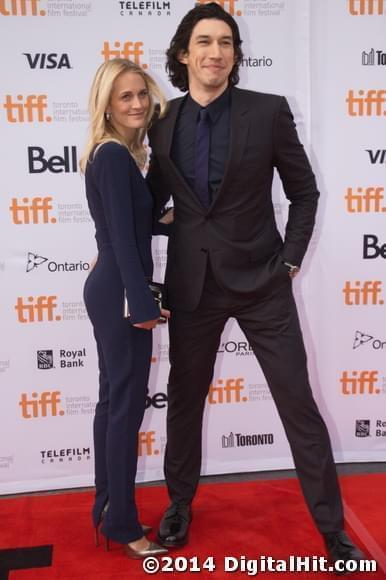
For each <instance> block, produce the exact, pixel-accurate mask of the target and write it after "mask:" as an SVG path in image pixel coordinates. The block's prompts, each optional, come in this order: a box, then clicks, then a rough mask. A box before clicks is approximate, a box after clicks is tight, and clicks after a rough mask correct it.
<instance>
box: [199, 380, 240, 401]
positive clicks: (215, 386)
mask: <svg viewBox="0 0 386 580" xmlns="http://www.w3.org/2000/svg"><path fill="white" fill-rule="evenodd" d="M243 383H244V379H243V378H241V377H239V378H237V379H226V380H223V379H218V380H217V382H216V383H212V384H211V385H210V388H209V393H208V403H209V404H210V405H222V404H224V403H225V404H229V403H246V402H247V401H248V397H245V396H242V391H243V390H244V386H243Z"/></svg>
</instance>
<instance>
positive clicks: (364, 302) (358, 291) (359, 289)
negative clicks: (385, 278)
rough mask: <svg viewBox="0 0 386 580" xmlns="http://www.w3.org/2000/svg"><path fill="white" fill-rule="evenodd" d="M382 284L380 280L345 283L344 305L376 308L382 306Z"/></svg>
mask: <svg viewBox="0 0 386 580" xmlns="http://www.w3.org/2000/svg"><path fill="white" fill-rule="evenodd" d="M381 293H382V282H381V281H380V280H365V281H364V282H363V283H362V282H360V281H359V280H356V281H355V282H350V281H349V280H347V281H346V283H345V285H344V288H343V295H344V303H345V304H346V306H368V305H371V306H377V305H382V304H384V300H383V298H381V297H380V296H381Z"/></svg>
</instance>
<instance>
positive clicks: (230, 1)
mask: <svg viewBox="0 0 386 580" xmlns="http://www.w3.org/2000/svg"><path fill="white" fill-rule="evenodd" d="M212 1H213V0H198V4H208V2H212ZM238 1H239V0H217V4H220V6H221V8H223V9H224V10H226V11H227V12H229V14H230V15H231V16H235V15H236V16H241V15H242V12H241V10H235V5H236V3H237V2H238ZM196 4H197V2H196Z"/></svg>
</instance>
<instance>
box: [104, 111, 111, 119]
mask: <svg viewBox="0 0 386 580" xmlns="http://www.w3.org/2000/svg"><path fill="white" fill-rule="evenodd" d="M110 118H111V113H105V119H106V121H110Z"/></svg>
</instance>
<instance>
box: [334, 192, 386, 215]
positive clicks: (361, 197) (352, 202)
mask: <svg viewBox="0 0 386 580" xmlns="http://www.w3.org/2000/svg"><path fill="white" fill-rule="evenodd" d="M384 193H385V188H384V187H366V188H363V187H357V188H356V189H355V190H354V188H353V187H348V188H347V192H346V195H345V197H344V199H345V200H346V208H347V211H348V212H349V213H381V212H386V206H384V205H383V203H382V202H383V200H384V197H385V196H384Z"/></svg>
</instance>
